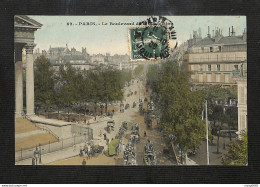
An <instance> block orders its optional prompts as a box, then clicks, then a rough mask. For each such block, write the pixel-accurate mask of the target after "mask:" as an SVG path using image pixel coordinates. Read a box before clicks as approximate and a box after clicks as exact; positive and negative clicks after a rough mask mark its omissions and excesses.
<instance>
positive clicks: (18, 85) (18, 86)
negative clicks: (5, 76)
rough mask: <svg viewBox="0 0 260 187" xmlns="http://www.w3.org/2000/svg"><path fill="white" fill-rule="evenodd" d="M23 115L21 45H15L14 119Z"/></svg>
mask: <svg viewBox="0 0 260 187" xmlns="http://www.w3.org/2000/svg"><path fill="white" fill-rule="evenodd" d="M22 114H23V63H22V45H20V44H16V45H15V117H21V116H22Z"/></svg>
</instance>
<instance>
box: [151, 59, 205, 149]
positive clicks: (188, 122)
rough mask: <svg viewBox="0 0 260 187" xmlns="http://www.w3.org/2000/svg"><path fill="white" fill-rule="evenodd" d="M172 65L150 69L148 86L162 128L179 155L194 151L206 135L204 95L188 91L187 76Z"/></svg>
mask: <svg viewBox="0 0 260 187" xmlns="http://www.w3.org/2000/svg"><path fill="white" fill-rule="evenodd" d="M176 64H177V63H175V62H166V63H163V64H161V66H157V65H150V66H149V67H148V72H147V84H148V86H149V87H150V88H151V89H152V92H153V96H152V98H153V99H154V100H155V102H156V103H157V107H158V108H159V111H160V118H161V120H160V121H161V123H160V124H161V126H162V128H163V129H164V130H165V131H166V132H167V133H168V134H171V135H173V137H174V141H175V143H177V144H178V146H179V147H180V149H181V150H182V152H184V153H185V152H187V151H189V150H194V149H196V148H197V147H198V146H199V145H200V143H201V140H202V139H203V138H205V135H206V126H205V122H204V121H202V120H201V111H202V108H203V99H204V94H203V92H202V91H191V90H190V85H189V81H188V78H187V76H186V73H185V72H184V71H182V70H181V69H180V68H179V67H178V66H177V65H176Z"/></svg>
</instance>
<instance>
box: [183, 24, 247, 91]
mask: <svg viewBox="0 0 260 187" xmlns="http://www.w3.org/2000/svg"><path fill="white" fill-rule="evenodd" d="M184 62H185V63H186V64H187V68H188V71H190V73H191V76H190V78H191V82H192V84H193V86H204V85H222V86H233V85H236V80H235V77H236V76H237V75H238V72H239V71H240V69H239V68H240V66H241V63H244V66H245V68H246V62H247V38H246V32H245V31H244V33H243V34H242V35H241V36H236V35H235V31H234V29H233V26H232V29H231V30H230V28H229V36H223V35H222V30H220V29H218V28H217V29H216V30H214V31H213V34H212V36H211V35H210V34H209V31H208V35H207V37H205V38H201V33H200V31H199V34H198V33H197V32H196V31H194V32H193V37H192V38H191V39H189V40H188V51H187V54H185V55H184Z"/></svg>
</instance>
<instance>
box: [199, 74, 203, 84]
mask: <svg viewBox="0 0 260 187" xmlns="http://www.w3.org/2000/svg"><path fill="white" fill-rule="evenodd" d="M199 82H203V74H199Z"/></svg>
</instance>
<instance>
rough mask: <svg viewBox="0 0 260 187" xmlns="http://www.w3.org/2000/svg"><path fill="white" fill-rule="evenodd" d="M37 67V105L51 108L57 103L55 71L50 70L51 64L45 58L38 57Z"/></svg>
mask: <svg viewBox="0 0 260 187" xmlns="http://www.w3.org/2000/svg"><path fill="white" fill-rule="evenodd" d="M35 65H36V68H35V73H34V88H35V103H36V104H39V105H40V106H44V107H47V108H49V107H51V106H52V105H53V104H54V102H55V92H54V78H53V71H51V69H50V62H49V61H48V60H47V58H46V57H44V56H41V57H38V58H37V59H36V61H35ZM48 117H49V113H48Z"/></svg>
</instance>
